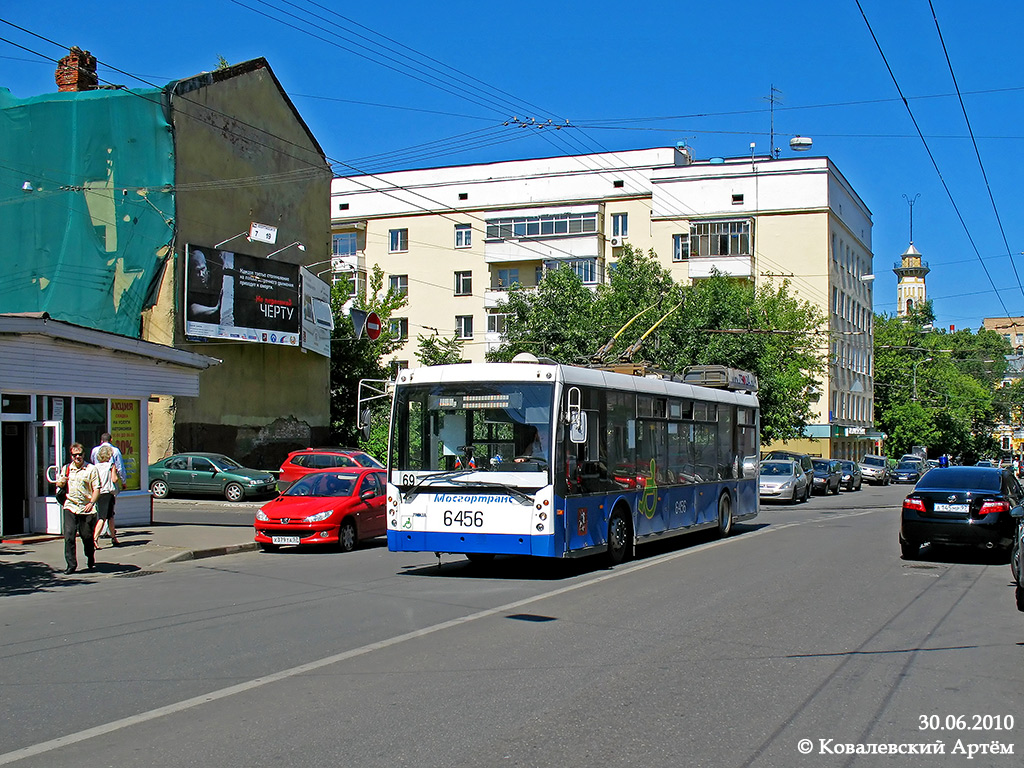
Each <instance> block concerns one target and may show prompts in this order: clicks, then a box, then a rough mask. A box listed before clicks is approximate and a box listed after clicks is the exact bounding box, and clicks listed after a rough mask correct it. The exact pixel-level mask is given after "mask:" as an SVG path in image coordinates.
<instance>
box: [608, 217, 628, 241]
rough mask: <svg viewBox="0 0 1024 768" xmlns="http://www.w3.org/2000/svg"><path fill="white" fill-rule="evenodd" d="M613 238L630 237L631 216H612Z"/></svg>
mask: <svg viewBox="0 0 1024 768" xmlns="http://www.w3.org/2000/svg"><path fill="white" fill-rule="evenodd" d="M612 237H629V214H628V213H613V214H612Z"/></svg>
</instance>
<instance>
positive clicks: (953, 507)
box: [935, 504, 970, 513]
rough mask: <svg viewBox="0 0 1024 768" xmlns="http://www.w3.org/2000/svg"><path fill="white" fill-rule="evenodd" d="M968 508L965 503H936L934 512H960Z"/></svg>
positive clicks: (964, 511)
mask: <svg viewBox="0 0 1024 768" xmlns="http://www.w3.org/2000/svg"><path fill="white" fill-rule="evenodd" d="M969 509H970V508H969V507H968V506H967V505H966V504H936V505H935V511H936V512H962V513H966V512H967V511H968V510H969Z"/></svg>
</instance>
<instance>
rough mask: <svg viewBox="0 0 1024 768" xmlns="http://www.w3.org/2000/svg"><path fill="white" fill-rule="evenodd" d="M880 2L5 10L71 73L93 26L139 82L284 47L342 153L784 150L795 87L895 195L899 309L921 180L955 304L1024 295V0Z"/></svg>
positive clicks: (36, 48) (32, 78) (881, 228)
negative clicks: (73, 51) (68, 56)
mask: <svg viewBox="0 0 1024 768" xmlns="http://www.w3.org/2000/svg"><path fill="white" fill-rule="evenodd" d="M860 3H861V7H862V8H863V11H864V15H865V16H866V17H867V22H868V23H870V27H871V30H873V32H874V38H877V41H878V46H880V47H881V53H880V52H879V48H878V47H877V46H876V43H875V39H873V36H872V32H871V31H870V30H869V28H868V23H866V22H865V19H864V16H862V14H861V9H860V8H859V7H858V5H857V0H834V1H833V2H820V0H789V1H788V2H784V3H783V2H771V1H770V0H769V1H768V2H764V1H763V0H762V1H760V2H753V1H752V0H737V1H736V2H732V3H679V2H671V3H658V2H656V3H638V4H636V5H633V4H623V3H621V2H609V1H608V0H593V1H591V2H585V3H584V2H577V1H576V0H568V1H567V2H562V3H551V2H537V0H521V1H520V2H518V3H515V4H506V3H502V4H497V3H489V2H480V1H479V0H473V1H472V2H471V1H470V0H450V1H449V2H446V3H443V4H437V3H424V2H407V1H406V0H395V1H394V2H383V3H345V4H344V5H343V4H340V3H337V2H329V0H323V1H322V2H321V3H319V4H316V3H313V2H309V1H308V0H237V1H233V0H204V1H203V2H198V1H196V0H179V2H177V3H173V4H167V3H147V2H132V3H126V2H121V1H120V0H107V1H106V2H91V1H89V0H76V1H75V2H69V1H67V0H49V2H46V3H36V2H26V0H11V1H10V2H8V3H6V4H4V7H3V8H2V9H0V19H3V20H4V21H6V22H10V23H13V24H16V25H18V26H20V27H23V28H24V29H25V30H28V32H26V31H23V30H20V29H16V28H14V27H12V26H10V25H9V24H8V23H0V38H2V39H0V86H2V87H6V88H8V89H10V90H11V92H12V93H13V94H14V95H15V96H19V97H27V96H35V95H38V94H41V93H47V92H52V91H54V90H56V86H55V84H54V79H53V70H54V64H53V62H52V61H51V60H50V59H58V58H60V57H61V56H62V55H64V53H65V52H66V48H67V47H68V46H71V45H78V46H79V47H81V48H84V49H87V50H89V51H91V52H92V53H93V54H94V55H95V56H96V57H97V58H98V59H99V62H100V65H99V75H100V78H101V79H102V80H103V81H106V82H108V83H118V84H123V85H127V86H129V87H143V86H145V85H146V84H147V83H149V84H155V85H163V84H165V83H166V82H167V81H169V80H172V79H176V78H180V77H187V76H189V75H193V74H196V73H198V72H200V71H203V70H209V69H213V68H215V67H216V65H217V61H218V57H219V56H223V57H224V58H225V59H226V60H227V61H228V62H230V63H238V62H241V61H245V60H247V59H251V58H255V57H258V56H263V57H265V58H266V59H267V60H268V61H269V62H270V65H271V66H272V67H273V69H274V71H275V73H276V74H277V76H278V78H279V79H280V80H281V82H282V84H283V85H284V87H285V89H286V90H287V91H288V93H289V94H290V95H291V97H292V99H293V100H294V102H295V104H296V106H297V107H298V109H299V111H300V112H301V113H302V115H303V117H304V118H305V120H306V122H307V123H308V124H309V126H310V128H311V129H312V131H313V133H314V134H315V135H316V137H317V139H318V140H319V142H320V144H321V145H322V146H323V148H324V150H325V152H326V153H327V155H328V157H329V158H330V159H331V160H332V161H333V162H335V163H337V164H336V165H335V169H336V171H337V172H339V173H345V172H348V171H346V169H347V168H348V169H352V168H354V169H358V170H360V171H382V170H394V169H398V168H406V167H429V166H436V165H452V164H461V163H468V162H488V161H498V160H506V159H514V158H522V157H541V156H549V155H560V154H576V153H580V152H598V151H605V150H615V149H634V148H642V147H652V146H671V145H674V144H675V143H676V142H678V141H686V142H687V143H688V144H690V145H691V146H692V147H693V148H694V149H695V151H696V155H697V156H698V157H699V158H708V157H715V156H738V155H746V154H748V153H749V151H750V150H749V146H750V143H751V142H756V144H757V148H758V152H766V151H767V150H768V148H769V135H770V128H771V120H770V114H769V102H768V95H769V93H770V92H771V89H772V87H774V88H775V89H777V93H776V97H777V102H776V105H775V113H774V128H775V134H776V138H775V142H774V143H775V146H777V147H781V148H782V155H783V156H787V155H790V150H789V149H788V141H789V138H790V137H792V136H794V135H797V134H800V135H803V136H810V137H812V138H813V140H814V148H813V150H812V154H814V155H827V156H828V157H830V158H831V159H832V161H833V162H834V163H835V164H836V166H837V167H838V168H839V170H840V171H841V172H842V173H843V174H844V175H845V176H846V178H847V179H848V180H849V182H850V183H851V184H852V185H853V187H854V189H855V190H856V191H857V192H858V193H859V194H860V196H861V198H862V199H863V200H864V202H865V203H866V204H867V206H868V207H869V208H870V210H871V211H872V214H873V218H874V233H873V239H874V242H873V248H874V254H875V262H874V272H875V274H876V275H877V279H876V281H875V284H874V285H875V311H876V312H885V313H889V314H893V313H895V299H896V288H895V286H896V278H895V276H894V275H893V273H892V267H893V264H894V262H896V261H898V259H899V256H900V254H901V253H903V251H904V250H906V248H907V245H908V242H909V236H910V233H909V214H908V211H909V206H908V204H907V201H906V200H905V199H904V197H903V196H904V195H906V196H907V197H908V198H911V199H913V198H915V197H916V196H917V195H920V197H917V198H916V204H915V206H914V244H915V246H916V247H917V248H918V250H920V251H921V253H922V254H923V256H924V258H925V261H927V262H928V264H929V265H930V267H931V270H932V271H931V274H930V275H929V276H928V281H927V284H928V294H929V298H931V299H933V300H934V307H935V312H936V315H937V323H938V324H939V325H940V326H944V327H945V326H949V325H955V326H956V327H957V328H965V327H970V328H977V327H978V326H979V325H980V324H981V319H982V318H983V317H986V316H999V315H1003V314H1005V313H1009V314H1011V315H1024V256H1022V255H1021V252H1022V251H1024V218H1022V216H1021V215H1020V212H1021V209H1022V208H1024V205H1022V202H1024V201H1022V196H1024V192H1022V191H1021V184H1020V178H1019V176H1020V174H1019V170H1020V165H1021V163H1020V158H1021V157H1022V156H1024V152H1022V151H1021V150H1022V144H1024V125H1022V120H1021V118H1022V114H1024V67H1022V62H1021V53H1020V52H1021V45H1020V32H1021V30H1022V28H1024V3H1022V2H1020V0H992V2H986V3H964V2H952V1H951V0H932V4H931V5H929V2H928V0H899V1H898V2H893V1H892V0H860ZM933 7H934V12H935V18H937V19H938V28H936V22H935V19H934V18H933V15H932V8H933ZM335 9H337V10H335ZM338 13H343V14H344V15H345V16H344V17H342V16H339V15H338ZM296 27H297V28H296ZM30 33H34V34H30ZM940 33H941V37H940ZM35 35H38V36H39V37H36V36H35ZM382 36H384V37H382ZM40 37H42V38H46V40H43V39H40ZM50 41H52V42H50ZM943 43H944V44H945V50H944V48H943ZM18 46H22V47H18ZM26 49H27V50H26ZM883 54H884V59H883ZM947 54H948V58H949V63H948V64H947ZM44 57H48V58H44ZM428 57H429V58H428ZM886 61H887V62H888V67H891V70H892V75H890V73H889V70H888V68H887V65H886ZM950 65H951V67H952V72H951V69H950ZM118 70H120V71H118ZM126 73H128V74H126ZM893 76H894V77H895V82H894V80H893ZM137 78H138V79H137ZM897 84H898V88H899V89H900V90H901V91H902V93H903V95H904V96H905V97H906V99H907V103H908V104H909V107H910V110H909V111H908V109H907V107H906V106H905V105H904V103H903V101H902V100H901V99H900V96H899V91H898V90H897ZM957 86H959V91H960V94H961V97H962V103H963V108H962V107H961V97H958V96H957ZM964 109H966V119H965V115H964ZM911 113H912V114H913V119H912V117H911ZM512 116H516V117H518V118H519V119H520V120H523V119H529V118H533V119H534V120H536V121H537V122H546V121H547V120H549V119H550V120H552V123H553V124H564V123H565V121H566V120H568V121H569V124H570V125H571V126H572V127H570V128H566V129H564V130H560V131H557V132H556V131H552V130H551V129H549V128H548V129H542V130H538V129H535V128H533V129H531V128H519V127H514V126H505V125H503V123H504V122H505V121H507V120H509V119H510V118H511V117H512ZM915 120H916V123H917V126H916V127H915ZM918 128H919V129H920V132H921V133H922V134H923V135H924V139H925V140H924V141H922V139H921V138H920V136H919V135H918ZM972 132H973V136H974V139H973V140H972V138H971V135H972ZM975 146H976V147H977V149H975ZM929 150H930V152H931V156H932V157H933V158H934V163H935V164H934V165H933V161H932V159H931V158H930V157H929ZM0 153H2V148H0ZM979 154H980V161H979ZM0 162H2V155H0ZM935 165H937V166H938V170H936V167H935ZM943 181H944V182H945V185H946V187H948V189H949V194H947V192H946V189H944V187H943V183H942V182H943ZM950 195H951V196H952V200H951V199H950ZM990 196H991V197H990ZM961 218H962V223H961ZM1011 254H1012V261H1011V256H1010V255H1011ZM986 270H987V273H988V274H987V275H986ZM993 286H994V288H995V289H994V288H993ZM997 291H998V293H997Z"/></svg>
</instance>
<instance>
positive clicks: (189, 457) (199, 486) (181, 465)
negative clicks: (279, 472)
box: [149, 453, 277, 501]
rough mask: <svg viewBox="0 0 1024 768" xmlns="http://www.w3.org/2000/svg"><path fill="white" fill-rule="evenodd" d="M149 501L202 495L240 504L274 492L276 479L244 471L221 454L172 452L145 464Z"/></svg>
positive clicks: (261, 471) (260, 473)
mask: <svg viewBox="0 0 1024 768" xmlns="http://www.w3.org/2000/svg"><path fill="white" fill-rule="evenodd" d="M149 490H150V491H151V492H152V493H153V498H156V499H166V498H167V497H168V496H170V495H171V494H172V493H203V494H207V493H208V494H211V495H215V496H223V497H224V498H226V499H227V500H228V501H242V500H243V499H246V498H248V497H250V496H269V495H272V494H274V493H276V492H277V478H275V477H274V476H273V475H272V474H270V473H269V472H266V471H264V470H261V469H246V468H245V467H243V466H242V465H241V464H239V463H238V462H237V461H235V460H234V459H231V458H228V457H227V456H225V455H224V454H221V453H176V454H174V455H173V456H168V457H167V458H166V459H161V460H160V461H158V462H156V463H155V464H150V465H149Z"/></svg>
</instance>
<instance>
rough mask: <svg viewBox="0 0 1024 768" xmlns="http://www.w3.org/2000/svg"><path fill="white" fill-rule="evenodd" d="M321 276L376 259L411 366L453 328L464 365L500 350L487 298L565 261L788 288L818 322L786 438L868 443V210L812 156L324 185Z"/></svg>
mask: <svg viewBox="0 0 1024 768" xmlns="http://www.w3.org/2000/svg"><path fill="white" fill-rule="evenodd" d="M330 205H331V222H332V233H333V262H332V270H331V271H332V273H333V278H334V280H335V281H350V285H351V290H352V291H353V293H355V291H357V290H359V289H361V288H362V286H363V285H364V284H365V280H366V275H367V274H368V272H369V271H370V270H372V269H373V266H374V265H379V266H380V268H381V269H382V270H383V272H384V274H385V275H386V281H387V282H386V285H391V286H394V287H396V288H398V289H400V290H402V291H405V292H406V293H407V295H408V298H409V303H408V305H407V307H406V308H405V309H404V310H402V311H403V313H404V314H403V316H401V317H395V318H392V320H391V322H392V327H393V329H394V330H396V331H397V332H399V333H400V334H401V335H402V336H404V337H405V338H406V339H407V340H408V341H407V343H406V345H405V347H404V348H403V349H402V350H400V352H399V353H398V354H397V355H396V362H397V364H399V365H403V366H404V365H412V366H414V365H415V364H416V361H415V354H414V353H415V350H416V344H417V341H416V339H417V336H418V335H428V334H431V333H434V332H437V333H439V334H441V335H443V336H451V334H452V332H453V331H454V332H455V333H457V334H458V336H459V338H461V339H463V341H464V347H463V348H464V351H465V357H466V359H467V360H471V361H483V360H484V358H485V354H486V352H487V350H488V349H490V348H492V347H494V346H496V345H497V344H499V343H500V340H501V337H502V333H503V331H504V321H505V318H504V317H503V316H502V315H501V314H500V313H499V312H498V311H497V310H498V305H499V302H500V301H501V300H502V299H503V298H504V297H505V296H506V292H507V291H508V289H509V286H511V285H512V284H513V283H516V282H518V283H520V284H521V285H523V286H525V287H531V286H535V285H537V284H538V283H539V282H540V280H541V279H542V278H543V276H544V273H545V271H547V270H548V269H551V268H554V267H558V266H569V267H570V268H572V269H573V270H575V271H576V272H577V274H579V275H580V277H581V279H582V280H583V282H584V283H586V284H591V285H595V286H596V285H597V284H599V283H601V282H602V281H603V280H604V279H605V273H606V270H607V269H608V268H609V266H610V265H613V264H614V263H615V260H616V258H617V257H618V255H619V254H620V253H621V250H622V247H623V246H624V245H625V244H626V243H629V244H630V245H632V246H633V247H635V248H638V249H640V250H642V251H644V252H646V251H648V250H652V249H653V250H654V252H655V253H656V254H657V255H658V257H659V259H660V260H661V262H662V263H663V265H664V266H665V267H666V268H668V269H669V270H670V271H671V272H672V274H673V276H674V277H675V278H676V279H677V280H679V281H690V280H698V279H701V278H704V277H708V276H709V275H711V273H712V270H715V269H717V270H718V271H720V272H723V273H725V274H729V275H733V276H735V277H738V278H743V279H749V280H753V281H755V282H761V281H765V280H771V281H779V280H783V279H789V281H790V283H791V286H792V288H793V290H794V291H795V293H797V294H798V295H799V296H800V298H802V299H805V300H807V301H810V302H812V303H814V304H815V305H817V306H818V307H819V308H820V309H821V310H822V313H823V314H824V315H825V316H826V317H828V318H829V321H828V328H823V329H822V331H823V333H822V336H821V338H822V345H823V347H822V351H823V352H827V353H828V355H829V359H830V366H829V372H828V375H827V377H826V378H825V381H823V383H822V390H821V392H820V396H819V400H818V402H817V403H816V404H815V411H816V419H815V423H814V425H812V427H810V428H809V429H808V431H807V438H806V440H805V441H798V442H799V445H797V444H794V443H791V444H790V445H791V447H797V448H800V449H802V450H806V451H808V452H810V453H814V454H821V455H825V456H834V457H854V458H858V457H859V456H861V455H863V454H864V453H868V452H871V451H873V450H874V448H875V441H877V440H879V439H880V438H881V435H880V434H878V433H876V432H875V431H874V430H873V429H872V414H873V406H874V402H873V371H872V365H873V357H872V339H873V335H872V334H873V329H872V296H871V283H870V281H866V280H863V279H862V278H863V277H864V276H866V275H869V274H870V273H871V264H872V251H871V213H870V211H869V210H868V208H867V206H866V205H865V204H864V203H863V202H862V201H861V200H860V198H859V197H858V196H857V194H856V192H855V191H854V190H853V188H852V187H851V186H850V184H849V183H848V182H847V181H846V180H845V178H844V177H843V176H842V174H841V173H839V171H838V169H836V167H835V166H834V165H833V164H832V163H831V162H830V161H829V160H828V158H823V157H803V156H799V157H793V158H784V159H777V158H770V157H757V156H754V157H746V158H713V159H709V160H696V159H694V157H693V154H692V150H690V149H689V148H688V147H683V146H677V147H659V148H654V149H641V150H629V151H622V152H605V153H598V154H590V155H575V156H563V157H553V158H541V159H530V160H514V161H507V162H499V163H488V164H478V165H464V166H453V167H445V168H430V169H422V170H408V171H395V172H390V173H383V174H376V175H366V176H346V177H340V178H336V179H334V180H333V182H332V189H331V202H330Z"/></svg>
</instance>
